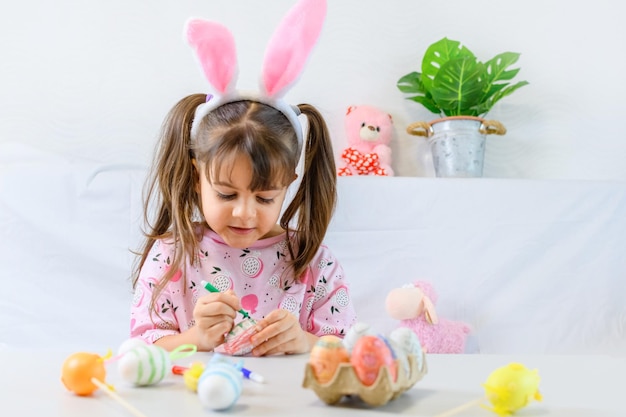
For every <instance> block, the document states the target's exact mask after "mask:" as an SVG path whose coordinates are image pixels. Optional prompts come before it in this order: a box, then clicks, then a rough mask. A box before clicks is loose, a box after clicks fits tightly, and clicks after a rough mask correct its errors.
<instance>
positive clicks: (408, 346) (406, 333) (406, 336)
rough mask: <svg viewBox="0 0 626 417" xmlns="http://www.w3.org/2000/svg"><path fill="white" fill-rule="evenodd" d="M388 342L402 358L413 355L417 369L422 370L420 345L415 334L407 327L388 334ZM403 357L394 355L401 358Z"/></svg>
mask: <svg viewBox="0 0 626 417" xmlns="http://www.w3.org/2000/svg"><path fill="white" fill-rule="evenodd" d="M389 340H390V341H391V343H392V345H393V346H396V347H397V350H398V351H399V352H401V353H402V354H403V355H404V356H408V355H413V356H414V357H415V360H417V369H419V370H420V371H421V370H422V369H423V366H424V363H423V359H424V358H423V353H422V345H421V343H420V340H419V338H418V337H417V335H416V334H415V332H414V331H413V330H411V329H409V328H407V327H398V328H396V329H394V330H393V331H392V332H391V333H389ZM403 355H400V354H398V355H396V356H398V357H401V356H403Z"/></svg>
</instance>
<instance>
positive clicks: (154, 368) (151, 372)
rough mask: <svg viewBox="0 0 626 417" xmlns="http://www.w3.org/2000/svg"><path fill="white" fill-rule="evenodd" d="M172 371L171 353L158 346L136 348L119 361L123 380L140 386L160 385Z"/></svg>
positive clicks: (119, 369) (118, 364) (127, 352)
mask: <svg viewBox="0 0 626 417" xmlns="http://www.w3.org/2000/svg"><path fill="white" fill-rule="evenodd" d="M171 369H172V362H171V360H170V355H169V352H167V351H166V350H165V349H163V348H162V347H159V346H156V345H148V344H145V345H141V346H135V347H133V348H132V349H129V350H128V351H126V352H125V353H124V354H123V355H122V357H121V358H119V359H118V361H117V370H118V373H119V374H120V376H121V377H122V379H124V380H125V381H127V382H130V383H132V384H135V385H138V386H147V385H154V384H158V383H159V382H161V381H162V380H163V378H165V376H166V375H168V374H169V372H170V370H171Z"/></svg>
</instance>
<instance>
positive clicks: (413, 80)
mask: <svg viewBox="0 0 626 417" xmlns="http://www.w3.org/2000/svg"><path fill="white" fill-rule="evenodd" d="M397 86H398V89H399V90H400V91H402V92H403V93H422V94H425V93H426V90H425V89H424V85H423V84H422V74H420V73H419V72H417V71H413V72H410V73H408V74H406V75H405V76H403V77H402V78H400V79H399V80H398V83H397Z"/></svg>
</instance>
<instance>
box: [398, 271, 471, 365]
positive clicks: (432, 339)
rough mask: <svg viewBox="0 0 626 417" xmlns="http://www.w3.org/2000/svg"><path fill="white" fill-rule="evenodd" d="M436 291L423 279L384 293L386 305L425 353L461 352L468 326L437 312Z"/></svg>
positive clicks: (463, 347)
mask: <svg viewBox="0 0 626 417" xmlns="http://www.w3.org/2000/svg"><path fill="white" fill-rule="evenodd" d="M436 302H437V293H436V292H435V290H434V288H433V286H432V285H431V284H430V283H428V282H426V281H416V282H415V283H413V284H410V285H407V286H404V287H402V288H395V289H393V290H391V291H390V292H389V293H388V294H387V299H386V309H387V313H388V314H389V316H390V317H391V318H394V319H396V320H400V327H406V328H409V329H411V330H413V331H414V332H415V334H416V335H417V337H418V338H419V340H420V342H421V344H422V347H423V349H424V350H425V351H426V352H428V353H463V352H464V351H465V344H466V341H467V335H468V334H469V332H470V326H469V325H468V324H466V323H463V322H460V321H452V320H447V319H444V318H439V317H438V316H437V311H436V309H435V303H436Z"/></svg>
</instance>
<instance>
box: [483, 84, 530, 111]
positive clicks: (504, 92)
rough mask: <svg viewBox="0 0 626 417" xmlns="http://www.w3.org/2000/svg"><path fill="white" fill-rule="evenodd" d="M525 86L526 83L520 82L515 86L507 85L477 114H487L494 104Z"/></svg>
mask: <svg viewBox="0 0 626 417" xmlns="http://www.w3.org/2000/svg"><path fill="white" fill-rule="evenodd" d="M525 85H528V81H520V82H518V83H516V84H513V85H509V86H507V87H505V88H503V89H501V90H500V91H498V92H497V93H496V94H494V95H493V96H492V97H490V98H489V100H487V101H486V102H485V103H484V110H482V111H481V113H479V114H484V113H487V112H488V111H489V110H491V108H492V107H493V105H494V104H496V103H497V102H498V101H500V100H501V99H502V98H504V97H506V96H508V95H510V94H511V93H513V92H514V91H515V90H517V89H518V88H521V87H524V86H525Z"/></svg>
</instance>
